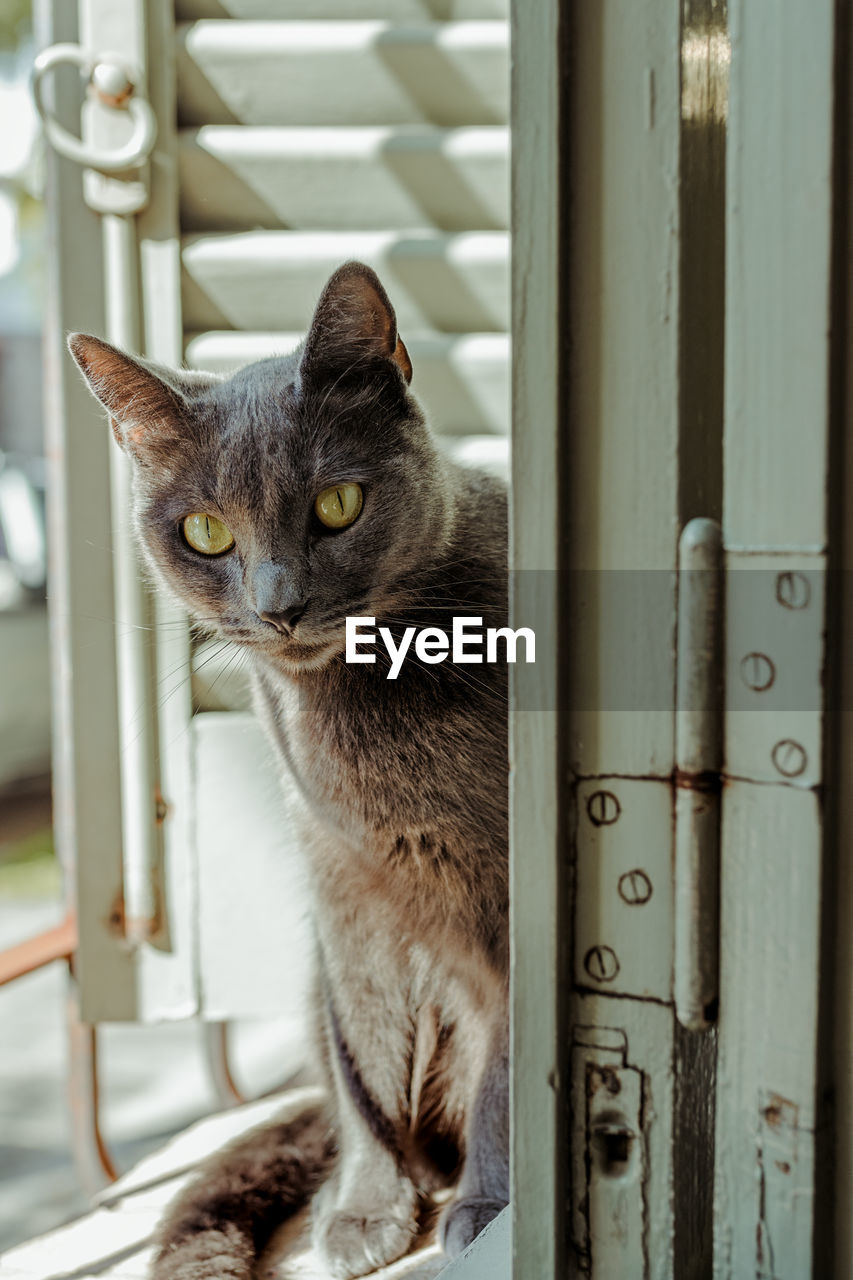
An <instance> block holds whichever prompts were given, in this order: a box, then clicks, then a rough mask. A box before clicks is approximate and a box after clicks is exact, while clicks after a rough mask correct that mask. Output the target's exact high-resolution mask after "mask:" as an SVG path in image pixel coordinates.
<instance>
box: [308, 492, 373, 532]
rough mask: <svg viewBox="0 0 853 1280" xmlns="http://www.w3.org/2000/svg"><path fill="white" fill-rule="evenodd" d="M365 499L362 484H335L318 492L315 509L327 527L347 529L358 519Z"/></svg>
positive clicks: (318, 517)
mask: <svg viewBox="0 0 853 1280" xmlns="http://www.w3.org/2000/svg"><path fill="white" fill-rule="evenodd" d="M363 501H364V495H363V494H362V492H361V485H360V484H333V485H330V486H329V488H328V489H324V490H323V492H322V493H318V494H317V497H316V499H315V500H314V511H315V512H316V515H317V519H318V520H319V521H320V522H321V523H322V524H324V525H325V526H326V528H327V529H345V528H346V527H347V525H348V524H352V523H353V521H354V520H357V519H358V516H359V513H360V511H361V506H362V503H363Z"/></svg>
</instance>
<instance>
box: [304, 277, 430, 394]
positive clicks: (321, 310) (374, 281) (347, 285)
mask: <svg viewBox="0 0 853 1280" xmlns="http://www.w3.org/2000/svg"><path fill="white" fill-rule="evenodd" d="M377 359H385V360H390V361H393V363H394V364H396V366H397V368H398V369H399V370H400V372H401V373H402V375H403V377H404V378H405V380H406V382H411V380H412V362H411V360H410V359H409V353H408V351H407V350H406V348H405V345H404V343H403V340H402V338H401V337H400V335H399V334H398V333H397V317H396V316H395V315H394V308H393V307H392V306H391V303H390V301H389V299H388V294H387V293H386V292H385V290H384V289H383V288H382V285H381V284H380V282H379V277H378V276H377V274H376V272H375V271H373V270H372V269H371V268H370V267H368V266H366V265H365V264H364V263H363V262H346V263H344V265H343V266H342V267H338V269H337V271H336V272H335V273H334V275H333V276H331V278H330V279H329V281H328V283H327V285H326V287H325V289H324V290H323V292H322V294H321V295H320V301H319V302H318V303H317V309H316V311H315V312H314V319H313V320H312V322H311V328H310V329H309V331H308V337H307V338H306V339H305V349H304V351H303V353H302V361H301V364H300V368H301V370H302V372H303V374H308V375H309V376H311V375H312V374H313V375H315V376H316V375H317V374H322V373H324V372H328V373H331V372H335V373H346V372H350V371H352V372H353V374H355V375H357V374H358V372H359V371H360V369H361V368H363V367H364V366H365V365H366V364H368V363H369V362H370V361H373V360H377Z"/></svg>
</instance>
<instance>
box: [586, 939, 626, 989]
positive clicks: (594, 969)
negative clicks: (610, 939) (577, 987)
mask: <svg viewBox="0 0 853 1280" xmlns="http://www.w3.org/2000/svg"><path fill="white" fill-rule="evenodd" d="M583 967H584V969H585V970H586V972H587V973H588V974H589V976H590V978H592V980H593V981H594V982H612V981H613V979H614V978H615V977H616V975H617V973H618V972H619V961H618V959H617V957H616V952H615V951H614V950H613V948H612V947H606V946H603V945H602V944H601V943H598V944H596V946H594V947H590V949H589V951H587V953H586V955H585V956H584V958H583Z"/></svg>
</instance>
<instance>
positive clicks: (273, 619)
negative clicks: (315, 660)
mask: <svg viewBox="0 0 853 1280" xmlns="http://www.w3.org/2000/svg"><path fill="white" fill-rule="evenodd" d="M307 608H308V601H307V600H300V602H299V603H298V604H293V605H291V606H290V608H289V609H281V610H280V611H279V612H278V613H271V612H268V611H266V610H265V611H264V612H263V613H261V614H260V615H259V616H260V617H261V618H263V620H264V622H268V623H269V624H270V625H271V626H273V627H275V629H276V631H280V632H281V634H282V635H289V634H290V632H291V631H292V630H293V628H294V627H295V626H296V624H297V622H298V621H299V619H300V618H301V617H302V615H303V614H304V612H305V610H306V609H307Z"/></svg>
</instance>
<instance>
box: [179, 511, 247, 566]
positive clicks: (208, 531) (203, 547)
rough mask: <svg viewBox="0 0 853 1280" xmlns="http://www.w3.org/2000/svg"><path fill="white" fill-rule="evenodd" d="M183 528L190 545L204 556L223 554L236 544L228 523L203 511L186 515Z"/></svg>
mask: <svg viewBox="0 0 853 1280" xmlns="http://www.w3.org/2000/svg"><path fill="white" fill-rule="evenodd" d="M181 528H182V529H183V532H184V537H185V538H186V540H187V543H188V544H189V546H191V547H192V549H193V551H200V552H201V554H202V555H203V556H221V555H222V554H223V553H224V552H226V551H230V550H231V548H232V547H233V546H234V535H233V533H232V532H231V530H230V529H229V528H228V527H227V525H224V524H223V523H222V521H221V520H217V518H216V516H209V515H205V513H204V512H202V511H193V512H192V514H191V515H188V516H185V517H184V522H183V524H182V526H181Z"/></svg>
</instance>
